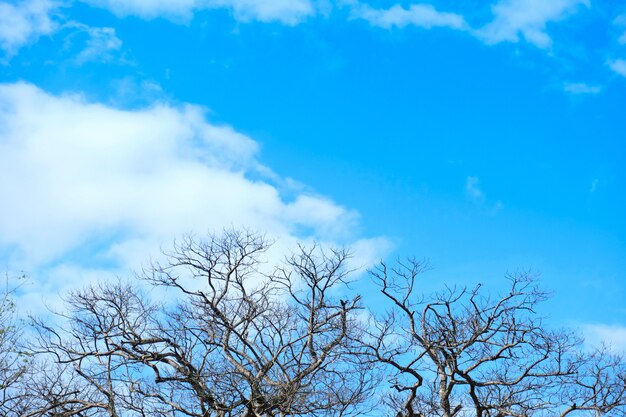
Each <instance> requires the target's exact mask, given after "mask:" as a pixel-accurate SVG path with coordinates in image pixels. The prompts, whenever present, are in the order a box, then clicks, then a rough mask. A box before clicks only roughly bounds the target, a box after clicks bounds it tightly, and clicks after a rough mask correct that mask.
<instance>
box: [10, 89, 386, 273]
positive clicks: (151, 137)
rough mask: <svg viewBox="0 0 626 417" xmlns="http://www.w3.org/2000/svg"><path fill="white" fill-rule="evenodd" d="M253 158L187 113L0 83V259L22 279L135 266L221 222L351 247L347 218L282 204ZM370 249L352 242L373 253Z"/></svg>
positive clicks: (227, 134) (231, 135)
mask: <svg viewBox="0 0 626 417" xmlns="http://www.w3.org/2000/svg"><path fill="white" fill-rule="evenodd" d="M257 150H258V144H257V143H256V142H254V141H253V140H252V139H250V138H248V137H247V136H244V135H242V134H240V133H238V132H237V131H235V130H234V129H233V128H231V127H228V126H222V125H215V124H212V123H210V122H208V121H207V120H206V118H205V115H204V112H203V111H202V109H200V108H198V107H196V106H191V105H184V106H177V107H174V106H171V105H167V104H158V103H156V104H153V105H152V106H151V107H149V108H145V109H141V110H132V111H130V110H120V109H116V108H112V107H108V106H105V105H102V104H94V103H88V102H86V101H85V100H84V99H82V98H81V97H80V96H53V95H50V94H48V93H46V92H44V91H42V90H40V89H38V88H37V87H35V86H33V85H30V84H25V83H17V84H4V85H0V194H1V195H2V196H3V203H2V205H0V255H3V257H4V258H5V259H6V258H7V257H8V258H10V259H9V260H8V263H9V265H11V268H14V269H24V270H27V271H31V272H32V271H33V269H36V268H39V267H46V265H52V266H54V265H64V268H65V269H72V270H82V268H99V267H100V266H99V265H109V266H110V267H111V268H113V270H117V269H119V268H121V269H124V268H130V267H134V268H136V267H138V266H139V264H140V263H141V262H143V261H146V259H147V257H148V256H149V255H150V253H152V254H154V252H156V251H158V248H159V246H160V245H161V244H168V243H169V242H170V241H171V240H172V239H173V238H175V237H177V236H180V235H181V234H182V233H185V232H187V231H195V232H197V233H199V234H202V233H204V232H206V231H208V230H216V231H219V230H221V229H222V228H224V227H230V226H235V227H245V226H247V227H251V228H253V229H256V230H262V231H265V232H267V233H268V234H269V235H271V236H274V237H278V238H280V239H281V240H284V241H285V242H291V241H293V240H294V239H296V238H300V237H302V236H304V237H307V236H308V237H313V238H315V239H318V240H320V241H324V242H339V243H358V242H355V239H356V238H355V236H354V232H353V226H354V225H355V223H356V222H357V219H358V215H357V213H355V212H354V211H351V210H348V209H346V208H344V207H342V206H340V205H337V204H336V203H334V202H333V201H331V200H329V199H327V198H323V197H319V196H314V195H310V194H305V193H298V194H297V195H296V196H295V198H293V199H292V200H287V199H286V198H285V197H283V196H282V195H281V193H280V192H279V190H278V188H277V187H276V186H274V185H273V183H272V182H270V181H269V180H266V179H263V177H262V176H261V175H260V174H258V173H259V172H263V169H262V168H264V167H260V165H259V162H258V161H257V159H256V153H257ZM363 242H369V243H368V244H365V243H363ZM380 242H382V240H381V241H377V240H371V241H362V243H359V245H361V246H363V247H367V248H368V249H367V251H366V252H368V253H369V254H370V255H367V256H370V257H371V253H373V252H375V251H376V250H375V249H373V247H379V248H382V247H383V246H384V245H383V244H381V243H380ZM361 246H359V247H361ZM77 254H79V255H77ZM107 268H108V267H107ZM111 268H109V269H111Z"/></svg>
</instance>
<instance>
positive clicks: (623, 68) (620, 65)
mask: <svg viewBox="0 0 626 417" xmlns="http://www.w3.org/2000/svg"><path fill="white" fill-rule="evenodd" d="M608 65H609V68H611V69H612V70H613V72H615V73H616V74H619V75H621V76H622V77H626V60H624V59H616V60H613V61H609V63H608Z"/></svg>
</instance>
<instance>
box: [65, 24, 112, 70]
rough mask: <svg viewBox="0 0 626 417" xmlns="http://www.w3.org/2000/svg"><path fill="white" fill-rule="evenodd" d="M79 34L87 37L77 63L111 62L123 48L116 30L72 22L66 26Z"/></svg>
mask: <svg viewBox="0 0 626 417" xmlns="http://www.w3.org/2000/svg"><path fill="white" fill-rule="evenodd" d="M66 27H68V28H72V29H74V30H75V31H76V32H74V33H73V34H72V37H75V36H76V35H77V34H78V33H83V34H84V35H86V37H87V39H86V40H85V44H84V47H83V48H82V50H81V51H80V52H79V53H78V55H77V56H76V62H77V63H79V64H83V63H85V62H109V61H111V60H113V59H114V57H115V54H116V53H117V52H119V50H120V49H121V48H122V40H121V39H120V38H118V37H117V35H116V33H115V29H114V28H110V27H90V26H87V25H85V24H82V23H77V22H71V23H69V24H67V25H66Z"/></svg>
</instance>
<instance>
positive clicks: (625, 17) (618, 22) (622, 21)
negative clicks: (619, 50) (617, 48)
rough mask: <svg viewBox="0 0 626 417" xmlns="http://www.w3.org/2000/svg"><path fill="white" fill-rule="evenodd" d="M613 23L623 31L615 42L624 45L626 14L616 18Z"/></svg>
mask: <svg viewBox="0 0 626 417" xmlns="http://www.w3.org/2000/svg"><path fill="white" fill-rule="evenodd" d="M613 23H614V24H615V25H616V26H617V27H619V28H621V30H623V32H622V34H621V35H620V37H619V38H618V39H617V41H618V42H619V43H620V44H622V45H624V44H626V14H622V15H619V16H617V17H616V18H615V20H614V21H613Z"/></svg>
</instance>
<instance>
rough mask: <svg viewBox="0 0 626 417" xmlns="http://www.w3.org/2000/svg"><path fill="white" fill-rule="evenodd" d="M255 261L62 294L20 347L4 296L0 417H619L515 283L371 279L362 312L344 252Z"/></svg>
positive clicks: (260, 243)
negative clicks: (490, 287) (430, 287)
mask: <svg viewBox="0 0 626 417" xmlns="http://www.w3.org/2000/svg"><path fill="white" fill-rule="evenodd" d="M270 246H271V245H270V244H269V243H268V242H267V241H266V240H265V239H264V238H263V237H262V236H260V235H258V234H255V233H250V232H245V231H244V232H240V231H226V232H224V233H223V234H222V235H219V236H209V237H208V238H207V239H204V240H203V239H197V238H194V237H186V238H184V239H183V240H182V241H180V242H178V243H177V244H175V245H174V248H173V249H172V250H171V251H170V252H168V253H166V254H165V256H164V260H163V261H160V262H155V263H153V264H152V265H151V266H150V267H148V268H146V269H145V270H144V271H143V273H141V274H140V277H139V278H141V280H140V282H143V283H147V284H149V286H148V287H146V285H133V284H128V283H124V282H121V281H115V282H102V283H99V284H94V285H90V286H87V287H85V288H83V289H81V290H76V291H74V292H72V293H70V294H68V295H67V298H66V308H65V309H64V310H62V311H60V312H56V313H55V314H54V316H53V317H46V318H33V319H32V323H31V325H30V326H29V327H28V328H26V329H24V330H25V332H26V333H25V334H24V335H22V334H21V333H20V332H19V326H15V319H14V314H13V313H12V309H11V306H12V305H11V304H10V299H11V298H10V294H8V293H6V295H5V297H4V299H3V301H2V302H1V303H0V318H1V319H2V322H0V414H2V415H4V416H15V417H17V416H21V417H44V416H58V417H70V416H80V417H91V416H94V417H95V416H109V417H127V416H128V417H135V416H155V417H156V416H161V417H178V416H193V417H235V416H238V417H278V416H281V417H282V416H284V417H286V416H354V415H368V416H369V415H371V416H382V415H389V416H397V417H414V416H423V417H430V416H433V417H434V416H441V417H454V416H458V417H462V416H476V417H504V416H512V417H517V416H520V417H521V416H555V417H565V416H569V415H572V414H575V413H580V415H581V416H586V415H589V413H592V414H594V415H596V416H600V415H611V416H623V415H625V414H626V367H625V364H624V361H623V359H622V357H620V356H618V355H615V354H613V353H611V352H610V351H608V350H607V349H600V350H597V351H594V352H588V351H583V350H581V348H580V345H581V340H580V339H579V338H578V337H577V336H576V335H575V334H573V333H572V332H570V331H566V330H553V329H549V328H548V327H546V326H545V325H544V323H543V322H542V320H541V318H540V317H539V316H538V314H537V313H536V306H537V304H538V303H540V302H542V301H543V300H544V299H545V298H546V297H545V294H544V293H542V292H541V291H540V290H539V289H538V288H537V287H536V285H535V282H534V280H532V279H531V278H529V276H528V275H526V274H518V275H515V276H510V277H508V280H509V281H508V284H509V285H508V291H507V292H506V293H505V294H503V295H500V296H491V295H489V293H487V292H485V291H484V289H483V288H482V287H481V286H480V285H477V286H475V287H474V288H456V287H452V288H449V287H446V288H445V289H444V290H443V291H441V292H438V293H434V294H431V295H426V294H423V293H422V292H420V289H419V282H418V278H419V277H420V275H421V274H422V273H423V272H424V270H425V266H424V264H423V263H421V262H417V261H413V260H408V261H405V262H398V263H397V265H395V266H392V267H388V266H387V264H385V263H381V264H380V265H379V266H378V267H377V268H374V269H372V270H371V271H370V277H371V278H372V279H373V280H374V282H375V283H376V284H377V285H378V286H379V288H380V294H381V298H380V300H381V303H380V305H377V306H370V308H369V309H366V308H365V307H364V306H363V305H362V301H361V298H360V297H359V296H358V295H354V294H353V292H352V290H351V288H349V286H348V284H349V279H350V275H351V272H352V271H350V270H349V269H348V268H347V261H348V258H349V253H348V252H347V251H345V250H327V249H323V248H320V247H317V246H312V247H306V246H298V247H297V248H296V250H295V251H294V252H293V254H292V255H290V256H289V257H287V258H286V259H285V260H284V261H283V262H282V263H280V264H279V265H278V266H276V267H272V268H270V266H269V265H268V264H267V263H266V258H267V255H268V253H267V251H268V249H269V248H270ZM149 293H152V294H153V296H152V299H151V298H150V297H148V296H147V295H146V294H149ZM155 295H159V297H158V298H159V299H161V301H160V302H157V301H154V299H155V298H157V297H155Z"/></svg>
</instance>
